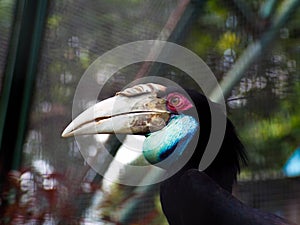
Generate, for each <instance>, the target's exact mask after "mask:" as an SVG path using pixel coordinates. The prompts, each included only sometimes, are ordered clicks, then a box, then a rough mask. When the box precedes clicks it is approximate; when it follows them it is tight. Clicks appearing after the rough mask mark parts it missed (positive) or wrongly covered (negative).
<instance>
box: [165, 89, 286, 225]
mask: <svg viewBox="0 0 300 225" xmlns="http://www.w3.org/2000/svg"><path fill="white" fill-rule="evenodd" d="M187 92H188V94H189V96H190V97H191V99H192V100H193V102H194V105H195V107H196V109H197V112H198V116H199V123H200V138H199V141H198V145H197V148H196V150H195V152H194V154H193V156H192V157H191V159H190V160H189V161H188V163H187V164H186V165H185V166H184V167H183V168H182V169H181V170H180V171H179V172H177V173H176V174H175V175H173V176H172V177H170V178H169V179H168V180H166V181H164V182H163V183H162V184H161V190H160V196H161V203H162V208H163V211H164V213H165V215H166V217H167V219H168V222H169V224H170V225H193V224H195V225H201V224H204V225H233V224H243V225H250V224H251V225H275V224H276V225H283V224H292V223H290V222H288V221H286V220H285V219H283V218H280V217H278V216H276V215H273V214H269V213H264V212H261V211H259V210H257V209H252V208H250V207H248V206H246V205H244V204H243V203H241V202H240V201H239V200H237V199H236V198H235V197H233V196H232V194H231V192H232V186H233V184H234V182H235V181H236V177H237V174H238V172H239V170H240V163H241V162H242V163H245V162H246V154H245V150H244V146H243V144H242V143H241V142H240V140H239V138H238V136H237V134H236V132H235V129H234V126H233V125H232V123H231V122H230V120H229V119H227V126H226V131H225V137H224V140H223V143H222V147H221V149H220V151H219V153H218V155H217V157H216V158H215V160H214V161H213V162H212V164H211V165H210V166H209V167H208V168H207V169H206V170H205V171H203V172H200V171H199V170H198V166H199V163H200V160H201V157H202V155H203V151H204V149H205V147H206V144H207V141H208V137H209V135H210V130H211V128H210V126H211V122H210V121H211V114H210V108H209V104H208V100H207V99H206V98H205V97H204V96H203V95H202V94H200V93H198V92H196V91H187ZM212 105H213V107H214V109H213V110H219V113H223V112H222V111H221V110H220V109H218V105H216V104H212ZM184 113H185V114H188V113H189V112H188V111H186V112H184ZM188 147H189V146H188Z"/></svg>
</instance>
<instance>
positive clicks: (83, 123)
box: [62, 84, 170, 137]
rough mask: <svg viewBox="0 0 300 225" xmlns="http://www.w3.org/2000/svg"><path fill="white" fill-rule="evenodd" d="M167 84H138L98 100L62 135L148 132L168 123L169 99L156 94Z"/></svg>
mask: <svg viewBox="0 0 300 225" xmlns="http://www.w3.org/2000/svg"><path fill="white" fill-rule="evenodd" d="M164 90H165V87H164V86H162V85H157V84H143V85H137V86H134V87H133V88H129V89H125V90H124V91H122V92H119V93H117V95H116V96H114V97H112V98H108V99H105V100H103V101H101V102H98V103H97V104H95V105H94V106H92V107H90V108H88V109H87V110H85V111H84V112H82V113H81V114H80V115H78V116H77V117H76V118H75V119H74V120H73V121H72V122H71V123H70V124H69V125H68V126H67V127H66V129H65V130H64V131H63V133H62V137H70V136H74V135H85V134H111V133H116V134H117V133H119V134H147V133H149V132H153V131H157V130H160V129H162V128H163V127H165V126H166V123H167V122H168V120H169V117H170V113H169V112H168V110H167V108H166V100H165V99H163V98H158V97H157V92H159V91H164Z"/></svg>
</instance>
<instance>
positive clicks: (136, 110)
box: [62, 83, 292, 225]
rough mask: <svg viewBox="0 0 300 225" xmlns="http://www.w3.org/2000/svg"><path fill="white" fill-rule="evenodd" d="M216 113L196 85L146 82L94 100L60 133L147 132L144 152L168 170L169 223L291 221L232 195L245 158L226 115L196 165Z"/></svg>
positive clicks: (163, 192) (164, 198) (276, 224)
mask: <svg viewBox="0 0 300 225" xmlns="http://www.w3.org/2000/svg"><path fill="white" fill-rule="evenodd" d="M195 111H196V114H197V115H195ZM211 112H214V117H212V116H211V115H212V114H211ZM219 116H220V117H223V118H224V112H223V111H222V109H221V107H220V106H219V105H218V104H215V103H212V102H210V101H209V100H208V99H207V98H206V97H205V96H204V95H202V94H200V93H198V92H197V91H193V90H186V91H185V90H182V89H179V88H174V87H165V86H163V85H159V84H154V83H148V84H141V85H136V86H134V87H132V88H128V89H125V90H124V91H121V92H118V93H117V95H116V96H114V97H112V98H109V99H106V100H104V101H102V102H99V103H97V104H95V105H94V106H92V107H91V108H89V109H87V110H86V111H84V112H83V113H81V114H80V115H79V116H78V117H77V118H75V119H74V120H73V121H72V123H70V124H69V125H68V127H67V128H66V129H65V130H64V132H63V133H62V136H63V137H69V136H73V135H85V134H96V133H100V134H101V133H123V134H124V133H126V134H138V135H146V139H145V141H144V145H143V155H144V157H145V158H146V159H147V160H148V162H150V163H152V164H155V165H156V166H161V167H162V168H165V167H167V171H168V172H167V173H172V174H169V176H166V177H169V178H168V179H167V180H165V181H163V182H162V183H161V187H160V197H161V204H162V208H163V212H164V214H165V215H166V217H167V219H168V221H169V224H170V225H235V224H242V225H283V224H286V225H287V224H292V223H290V222H288V221H286V220H285V219H283V218H280V217H278V216H276V215H273V214H269V213H265V212H261V211H259V210H257V209H252V208H250V207H248V206H246V205H244V204H243V203H242V202H240V201H239V200H237V199H236V198H235V197H233V196H232V186H233V184H234V182H235V181H236V178H237V175H238V173H239V171H240V164H241V163H246V154H245V149H244V146H243V144H242V143H241V141H240V140H239V138H238V136H237V134H236V131H235V128H234V126H233V124H232V123H231V121H230V120H229V119H227V118H225V119H226V120H227V123H226V129H225V133H224V139H223V142H222V144H221V147H220V149H219V151H218V154H217V156H216V157H215V158H214V160H213V161H212V163H211V164H210V165H209V166H208V167H207V168H206V169H205V170H204V171H199V170H198V167H199V163H200V161H201V159H202V156H203V153H204V151H205V150H206V147H207V143H208V141H209V140H211V139H210V134H211V133H212V132H211V131H212V128H211V126H212V118H214V119H215V118H216V117H219ZM196 117H197V118H196ZM158 118H159V120H157V119H158ZM214 122H215V121H214ZM219 124H220V123H219ZM220 132H222V131H220ZM195 143H196V148H195V150H194V144H195ZM192 150H194V151H193V152H192V155H191V157H190V158H189V159H188V160H187V162H186V163H185V164H184V165H183V167H182V168H181V169H179V170H178V171H177V172H175V174H173V172H174V171H172V169H174V168H178V166H179V165H181V163H182V161H181V159H182V158H184V159H186V158H185V156H187V155H188V154H187V153H190V152H191V151H192ZM217 150H218V149H217ZM176 166H177V167H176Z"/></svg>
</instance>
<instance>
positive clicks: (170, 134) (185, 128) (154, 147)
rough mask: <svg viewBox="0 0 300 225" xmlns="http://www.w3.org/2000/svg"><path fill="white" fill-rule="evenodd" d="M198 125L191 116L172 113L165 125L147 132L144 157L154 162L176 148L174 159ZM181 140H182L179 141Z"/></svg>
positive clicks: (162, 158) (189, 139)
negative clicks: (152, 131)
mask: <svg viewBox="0 0 300 225" xmlns="http://www.w3.org/2000/svg"><path fill="white" fill-rule="evenodd" d="M198 127H199V124H198V122H197V120H195V119H194V118H193V117H192V116H188V115H184V114H180V115H172V116H171V118H170V120H169V122H168V125H167V126H165V127H164V128H163V129H161V130H159V131H156V132H154V133H151V134H149V136H148V137H147V138H146V140H145V141H144V145H143V155H144V157H145V158H146V159H147V161H148V162H149V163H151V164H156V163H159V162H161V161H162V160H164V159H165V158H166V157H168V156H169V155H170V154H171V153H172V152H173V151H174V149H175V148H176V151H175V152H176V156H175V161H176V159H178V158H179V157H180V156H181V154H182V153H183V151H184V149H185V148H186V146H187V144H188V143H189V142H190V141H191V139H192V138H193V136H194V134H195V133H196V131H197V129H198ZM181 140H184V141H182V142H180V141H181ZM175 152H174V154H175Z"/></svg>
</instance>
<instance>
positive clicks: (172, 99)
mask: <svg viewBox="0 0 300 225" xmlns="http://www.w3.org/2000/svg"><path fill="white" fill-rule="evenodd" d="M179 102H180V98H179V97H177V96H175V97H173V98H171V99H170V103H171V104H172V105H173V106H176V105H178V104H179Z"/></svg>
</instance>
